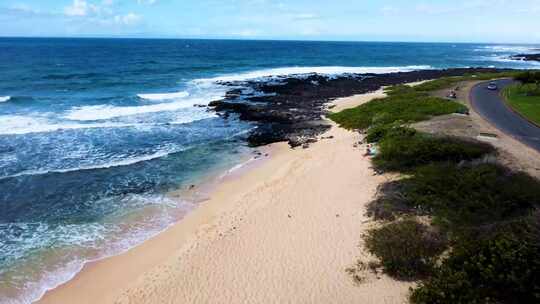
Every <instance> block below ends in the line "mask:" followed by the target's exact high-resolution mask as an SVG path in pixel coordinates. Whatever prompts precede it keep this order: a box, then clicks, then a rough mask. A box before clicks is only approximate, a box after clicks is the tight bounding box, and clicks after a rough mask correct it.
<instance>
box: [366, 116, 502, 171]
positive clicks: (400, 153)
mask: <svg viewBox="0 0 540 304" xmlns="http://www.w3.org/2000/svg"><path fill="white" fill-rule="evenodd" d="M381 133H382V134H381V135H379V136H377V137H379V138H380V139H379V150H380V151H379V153H378V155H377V156H376V157H375V158H374V159H373V163H374V164H375V166H376V167H377V168H378V169H381V170H391V171H407V170H410V169H413V168H415V167H417V166H421V165H425V164H429V163H433V162H455V163H457V162H460V161H471V160H474V159H478V158H480V157H482V156H484V155H487V154H490V153H494V152H495V149H494V148H493V146H491V145H490V144H487V143H482V142H478V141H472V140H466V139H460V138H455V137H440V136H434V135H429V134H424V133H419V132H415V131H414V129H410V128H405V127H394V128H391V129H389V130H386V131H385V132H381Z"/></svg>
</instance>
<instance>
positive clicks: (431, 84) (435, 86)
mask: <svg viewBox="0 0 540 304" xmlns="http://www.w3.org/2000/svg"><path fill="white" fill-rule="evenodd" d="M520 74H521V72H519V71H512V72H501V73H480V74H468V75H464V76H456V77H443V78H440V79H436V80H433V81H428V82H425V83H423V84H420V85H418V86H416V87H415V89H416V90H417V91H421V92H433V91H438V90H443V89H447V88H450V87H453V86H455V85H457V84H458V83H460V82H464V81H473V80H478V81H482V80H492V79H497V78H514V77H517V76H519V75H520Z"/></svg>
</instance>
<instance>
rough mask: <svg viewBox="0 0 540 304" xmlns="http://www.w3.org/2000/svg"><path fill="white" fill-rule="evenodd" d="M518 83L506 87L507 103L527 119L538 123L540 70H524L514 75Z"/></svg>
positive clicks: (539, 113) (539, 111) (539, 119)
mask: <svg viewBox="0 0 540 304" xmlns="http://www.w3.org/2000/svg"><path fill="white" fill-rule="evenodd" d="M516 80H518V81H519V82H520V83H518V84H515V85H512V86H509V87H507V88H506V89H505V90H504V96H505V98H506V100H507V102H508V105H509V106H510V107H511V108H512V109H513V110H514V111H516V112H518V113H520V114H521V115H523V116H524V117H526V118H527V119H528V120H530V121H532V122H534V123H536V124H537V125H540V72H534V71H529V72H524V73H522V74H519V75H518V76H517V77H516Z"/></svg>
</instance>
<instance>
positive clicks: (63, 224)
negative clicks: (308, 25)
mask: <svg viewBox="0 0 540 304" xmlns="http://www.w3.org/2000/svg"><path fill="white" fill-rule="evenodd" d="M534 48H535V47H533V46H513V45H505V46H501V45H473V44H458V45H454V44H415V43H345V42H328V43H324V42H267V41H204V40H200V41H199V40H130V39H120V40H114V39H7V38H6V39H0V49H2V52H0V70H2V73H0V189H1V190H0V303H29V302H31V301H33V300H35V299H37V298H39V297H40V296H41V295H42V294H43V292H44V291H45V290H47V289H50V288H53V287H55V286H56V285H58V284H60V283H62V282H65V281H66V280H69V279H70V278H71V277H72V276H73V275H74V274H75V273H77V272H78V271H79V270H80V269H81V267H82V265H83V264H84V263H85V262H88V261H92V260H95V259H100V258H103V257H105V256H109V255H114V254H118V253H120V252H122V251H125V250H127V249H129V248H131V247H133V246H135V245H137V244H139V243H140V242H142V241H144V240H145V239H148V238H149V237H152V236H153V235H155V234H157V233H159V232H160V231H162V230H163V229H166V228H167V227H168V226H169V225H171V224H172V223H174V222H176V221H178V220H181V218H182V217H183V216H184V215H185V214H186V213H187V212H189V211H190V210H191V209H192V208H196V205H197V204H196V202H194V201H193V200H192V199H191V198H190V197H188V196H186V197H182V192H175V193H177V194H178V193H180V194H179V195H175V196H174V197H171V196H170V195H169V194H170V193H171V191H175V190H177V189H185V188H186V187H188V186H189V185H191V184H198V183H200V182H201V181H202V180H205V179H208V177H209V176H214V175H220V174H222V173H223V172H226V171H227V170H229V169H230V168H233V167H235V166H237V165H239V164H241V163H243V162H245V160H246V158H249V155H250V153H251V150H250V149H249V148H247V147H246V146H245V141H244V139H245V137H246V135H247V133H248V132H249V130H251V129H252V128H253V127H254V126H253V125H252V124H250V123H246V122H242V121H239V120H238V119H236V118H234V117H231V118H230V119H228V120H224V119H222V118H220V117H218V116H217V115H216V114H215V113H213V112H211V111H207V109H206V108H204V107H195V106H194V105H206V104H208V103H209V102H210V101H213V100H216V99H220V98H222V97H223V96H224V94H225V93H226V91H227V89H228V88H227V87H225V86H222V85H220V84H219V82H220V81H235V80H246V79H258V80H260V81H273V77H268V76H277V75H292V74H295V75H299V76H298V77H301V76H300V75H302V74H306V73H313V72H317V73H321V74H325V75H340V74H343V73H384V72H398V71H410V70H415V69H427V68H446V67H468V66H485V67H488V66H496V67H513V68H533V67H536V66H537V64H535V63H533V62H520V61H512V60H509V59H507V57H508V56H509V55H512V54H516V53H523V52H527V50H533V49H534ZM254 93H256V92H254Z"/></svg>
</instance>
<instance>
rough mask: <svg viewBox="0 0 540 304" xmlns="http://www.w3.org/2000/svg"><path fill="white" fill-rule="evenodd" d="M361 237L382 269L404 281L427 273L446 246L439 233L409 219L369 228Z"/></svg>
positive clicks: (430, 271)
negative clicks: (363, 236)
mask: <svg viewBox="0 0 540 304" xmlns="http://www.w3.org/2000/svg"><path fill="white" fill-rule="evenodd" d="M364 239H365V244H366V247H367V248H368V250H369V251H370V252H372V253H373V254H374V255H375V256H377V257H378V258H379V259H380V261H381V264H382V266H383V267H384V269H385V271H386V272H387V273H388V274H390V275H392V276H394V277H398V278H400V279H405V280H412V279H418V278H421V277H425V276H426V275H428V274H431V273H432V271H433V269H434V267H435V263H436V261H437V258H438V257H439V255H440V254H441V253H442V252H443V251H444V250H445V248H446V241H445V239H444V238H443V237H442V235H441V234H439V233H438V232H437V231H433V230H430V228H429V227H428V226H426V225H423V224H420V223H418V222H417V221H415V220H413V219H405V220H402V221H399V222H394V223H391V224H388V225H386V226H383V227H382V228H378V229H373V230H370V231H369V232H368V233H367V234H366V236H365V238H364Z"/></svg>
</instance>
